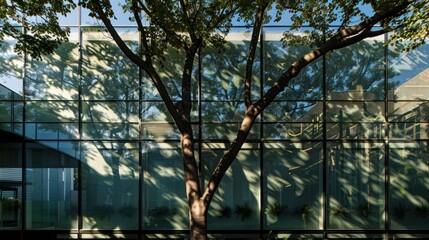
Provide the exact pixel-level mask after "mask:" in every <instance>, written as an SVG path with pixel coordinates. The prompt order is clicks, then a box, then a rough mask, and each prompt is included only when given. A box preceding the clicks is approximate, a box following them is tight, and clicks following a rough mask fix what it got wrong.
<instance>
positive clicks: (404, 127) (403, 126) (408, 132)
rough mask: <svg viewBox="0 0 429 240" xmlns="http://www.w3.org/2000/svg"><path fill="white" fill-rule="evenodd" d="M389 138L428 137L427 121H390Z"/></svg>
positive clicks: (428, 127) (428, 125) (428, 126)
mask: <svg viewBox="0 0 429 240" xmlns="http://www.w3.org/2000/svg"><path fill="white" fill-rule="evenodd" d="M389 131H390V132H389V137H390V138H391V139H428V138H429V124H428V123H391V124H390V125H389Z"/></svg>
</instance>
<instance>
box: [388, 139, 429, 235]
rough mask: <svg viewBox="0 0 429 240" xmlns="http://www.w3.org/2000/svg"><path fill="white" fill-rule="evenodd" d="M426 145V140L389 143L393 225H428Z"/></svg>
mask: <svg viewBox="0 0 429 240" xmlns="http://www.w3.org/2000/svg"><path fill="white" fill-rule="evenodd" d="M428 146H429V145H428V143H427V141H425V142H394V143H390V144H389V169H390V182H389V183H390V189H389V194H390V196H389V200H390V202H389V216H390V218H389V219H390V226H391V228H392V229H427V226H428V224H429V218H428V217H429V209H428V206H429V162H428V159H429V147H428Z"/></svg>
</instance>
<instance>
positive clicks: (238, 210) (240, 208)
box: [235, 203, 253, 221]
mask: <svg viewBox="0 0 429 240" xmlns="http://www.w3.org/2000/svg"><path fill="white" fill-rule="evenodd" d="M235 214H236V215H237V217H239V218H240V219H241V221H246V220H247V219H249V218H250V217H251V216H252V215H253V209H252V208H251V207H250V206H249V205H248V204H247V203H246V204H243V205H237V206H235Z"/></svg>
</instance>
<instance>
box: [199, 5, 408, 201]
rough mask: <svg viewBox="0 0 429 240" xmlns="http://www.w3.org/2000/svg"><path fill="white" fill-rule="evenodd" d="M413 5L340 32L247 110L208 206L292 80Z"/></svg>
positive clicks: (213, 181)
mask: <svg viewBox="0 0 429 240" xmlns="http://www.w3.org/2000/svg"><path fill="white" fill-rule="evenodd" d="M411 2H412V0H407V1H405V2H403V3H401V4H400V5H398V6H396V7H393V8H390V9H388V10H386V11H385V12H382V13H376V14H375V15H374V16H372V17H371V18H369V19H366V20H364V21H363V22H361V23H360V24H358V25H355V26H351V27H348V28H345V29H343V30H341V31H339V32H337V33H336V34H335V35H334V36H333V37H332V38H330V39H329V40H328V41H327V42H326V43H325V44H323V45H322V46H321V47H318V48H316V49H314V50H312V51H310V52H308V53H307V54H305V55H304V56H303V57H302V58H301V59H299V60H298V61H295V62H294V63H293V64H292V65H291V66H290V67H289V68H288V70H287V71H286V72H284V73H283V74H282V75H281V76H280V77H279V79H278V80H277V82H276V83H275V84H274V86H272V87H271V88H270V89H269V90H268V91H267V93H265V94H264V96H262V98H261V99H260V100H259V101H258V102H256V103H255V104H253V105H251V106H250V107H249V108H248V109H247V110H246V113H245V116H244V119H243V121H242V123H241V126H240V130H239V131H238V133H237V137H236V138H235V140H234V141H233V142H232V144H231V145H230V147H229V148H228V151H227V152H226V153H225V155H224V156H223V157H222V159H221V160H220V161H219V163H218V165H217V166H216V168H215V170H214V171H213V173H212V175H211V177H210V180H209V182H208V184H207V187H206V189H205V191H204V194H203V196H202V198H203V199H204V201H205V202H206V203H207V204H208V203H210V202H211V200H212V198H213V195H214V193H215V191H216V189H217V188H218V187H219V184H220V181H221V180H222V178H223V176H224V175H225V173H226V171H227V170H228V168H229V167H230V166H231V164H232V162H233V161H234V159H235V158H236V157H237V154H238V152H239V151H240V148H241V147H242V146H243V144H244V142H245V141H246V138H247V135H248V134H249V132H250V129H251V126H252V125H253V123H254V121H255V119H256V117H258V116H259V114H260V113H261V112H262V111H263V110H264V109H265V108H266V107H267V106H268V105H269V104H270V103H271V102H272V101H273V100H274V99H275V97H276V96H277V95H278V94H279V93H280V92H282V91H283V90H284V88H285V87H286V86H287V85H288V83H289V81H290V80H291V79H292V78H294V77H296V76H297V75H298V74H299V72H300V71H301V70H302V69H303V68H304V67H306V66H307V65H308V64H310V63H311V62H313V61H315V60H316V59H318V58H319V57H321V56H323V55H324V54H326V53H328V52H330V51H333V50H335V49H339V48H343V47H346V46H349V45H351V44H353V43H356V42H359V41H360V40H362V39H364V38H367V37H374V36H376V35H375V34H382V33H383V31H376V32H371V31H370V30H371V28H372V26H374V25H375V24H376V23H378V22H380V21H382V20H384V19H386V18H389V17H392V16H396V15H397V14H400V13H401V12H402V11H403V10H404V9H405V8H407V7H408V6H409V5H410V4H411ZM386 31H387V29H386Z"/></svg>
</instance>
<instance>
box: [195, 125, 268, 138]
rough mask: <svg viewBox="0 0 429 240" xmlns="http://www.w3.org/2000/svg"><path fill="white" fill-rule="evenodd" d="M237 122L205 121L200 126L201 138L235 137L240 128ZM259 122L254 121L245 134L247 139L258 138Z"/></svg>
mask: <svg viewBox="0 0 429 240" xmlns="http://www.w3.org/2000/svg"><path fill="white" fill-rule="evenodd" d="M240 124H241V123H239V122H237V123H205V124H203V125H202V126H201V128H202V134H203V139H216V140H218V139H229V140H233V139H235V138H236V137H237V133H238V130H239V129H240ZM259 132H260V124H258V123H255V124H253V126H252V129H251V130H250V132H249V135H248V136H247V140H252V139H259Z"/></svg>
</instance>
